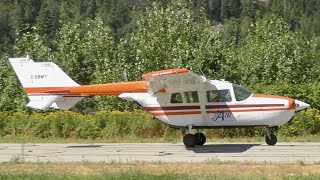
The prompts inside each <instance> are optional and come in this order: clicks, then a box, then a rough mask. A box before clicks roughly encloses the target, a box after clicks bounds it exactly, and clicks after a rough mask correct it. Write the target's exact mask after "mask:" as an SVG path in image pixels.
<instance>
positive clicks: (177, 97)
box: [170, 93, 183, 103]
mask: <svg viewBox="0 0 320 180" xmlns="http://www.w3.org/2000/svg"><path fill="white" fill-rule="evenodd" d="M170 102H171V103H183V99H182V95H181V93H172V94H171V99H170Z"/></svg>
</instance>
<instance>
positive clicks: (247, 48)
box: [237, 16, 320, 84]
mask: <svg viewBox="0 0 320 180" xmlns="http://www.w3.org/2000/svg"><path fill="white" fill-rule="evenodd" d="M245 42H246V44H245V45H244V46H242V48H241V49H240V50H239V54H237V58H238V59H239V61H240V64H239V66H238V67H239V69H238V72H243V75H242V76H241V77H242V78H241V83H246V84H248V83H253V84H257V83H264V84H274V83H281V82H285V83H311V82H314V81H319V71H320V70H319V69H317V68H316V67H315V64H319V63H317V60H316V59H317V58H316V53H317V51H316V49H315V47H316V42H313V41H309V40H308V39H307V38H306V37H305V36H303V35H302V34H301V33H299V32H291V31H290V27H289V25H288V24H287V23H285V22H284V21H283V20H282V19H281V18H278V17H277V16H270V17H266V18H263V19H260V20H258V21H257V22H256V24H255V28H254V29H253V30H252V31H251V32H250V33H249V35H248V36H247V38H246V39H245Z"/></svg>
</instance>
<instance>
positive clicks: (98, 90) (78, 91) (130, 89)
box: [24, 81, 165, 95]
mask: <svg viewBox="0 0 320 180" xmlns="http://www.w3.org/2000/svg"><path fill="white" fill-rule="evenodd" d="M24 90H25V92H26V93H27V94H36V93H37V94H40V93H47V94H57V95H119V94H121V93H146V92H147V82H146V81H132V82H121V83H108V84H96V85H85V86H73V87H27V88H24ZM161 92H165V90H161Z"/></svg>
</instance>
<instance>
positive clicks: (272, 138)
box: [265, 128, 278, 146]
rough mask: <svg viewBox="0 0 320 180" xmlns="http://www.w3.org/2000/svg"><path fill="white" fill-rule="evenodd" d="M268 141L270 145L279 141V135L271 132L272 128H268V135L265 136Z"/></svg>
mask: <svg viewBox="0 0 320 180" xmlns="http://www.w3.org/2000/svg"><path fill="white" fill-rule="evenodd" d="M265 140H266V143H267V144H268V145H269V146H273V145H275V144H276V143H277V141H278V140H277V136H275V135H274V134H271V130H270V128H267V135H266V137H265Z"/></svg>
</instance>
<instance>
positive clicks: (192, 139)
mask: <svg viewBox="0 0 320 180" xmlns="http://www.w3.org/2000/svg"><path fill="white" fill-rule="evenodd" d="M183 143H184V145H185V146H186V147H195V146H196V144H197V139H196V136H194V135H193V134H186V135H185V136H183Z"/></svg>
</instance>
